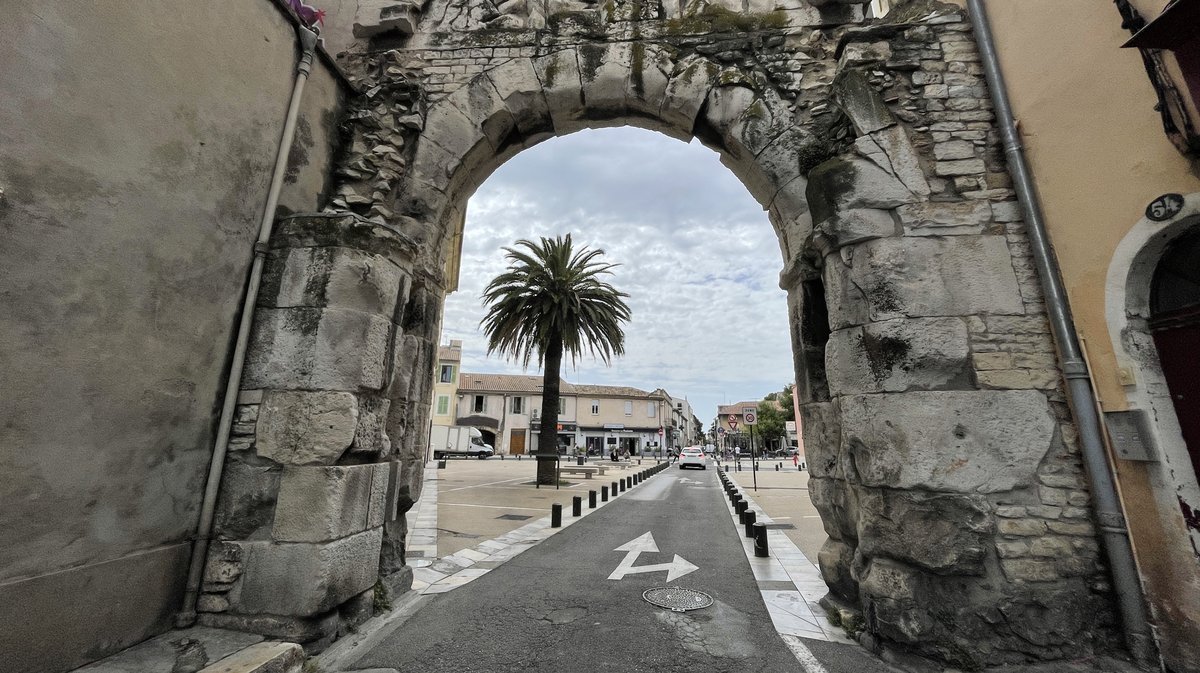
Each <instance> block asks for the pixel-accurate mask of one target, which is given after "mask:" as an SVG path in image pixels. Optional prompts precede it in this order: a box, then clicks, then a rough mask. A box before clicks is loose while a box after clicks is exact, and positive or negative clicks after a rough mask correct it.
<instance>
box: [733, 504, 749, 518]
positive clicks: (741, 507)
mask: <svg viewBox="0 0 1200 673" xmlns="http://www.w3.org/2000/svg"><path fill="white" fill-rule="evenodd" d="M748 509H750V503H748V502H746V501H745V500H738V503H737V507H736V508H735V509H734V510H733V511H734V512H737V515H738V523H746V510H748Z"/></svg>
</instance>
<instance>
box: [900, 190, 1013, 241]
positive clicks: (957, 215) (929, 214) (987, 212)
mask: <svg viewBox="0 0 1200 673" xmlns="http://www.w3.org/2000/svg"><path fill="white" fill-rule="evenodd" d="M896 213H897V214H898V215H899V216H900V221H901V222H903V223H904V229H905V231H906V232H907V233H908V234H909V235H912V236H947V235H951V234H954V235H959V234H981V233H983V230H984V227H985V226H986V225H987V224H988V223H990V222H991V221H992V207H991V205H990V204H989V202H988V201H985V200H982V199H975V200H971V201H951V202H934V201H926V202H922V203H909V204H905V205H903V206H900V207H899V208H897V209H896Z"/></svg>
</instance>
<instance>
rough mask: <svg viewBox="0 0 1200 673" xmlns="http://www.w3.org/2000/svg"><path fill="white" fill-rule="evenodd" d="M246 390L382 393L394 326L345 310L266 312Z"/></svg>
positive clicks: (258, 323)
mask: <svg viewBox="0 0 1200 673" xmlns="http://www.w3.org/2000/svg"><path fill="white" fill-rule="evenodd" d="M254 323H255V324H254V333H253V337H252V338H251V343H250V351H249V354H248V356H247V358H246V372H245V374H244V376H243V377H242V387H243V388H246V389H255V388H264V389H276V390H280V389H282V390H288V389H305V390H352V391H357V390H364V389H365V390H379V389H380V388H381V387H382V386H383V382H384V381H383V378H384V365H385V362H386V359H387V349H388V340H389V335H390V333H391V327H392V321H391V318H390V316H389V317H383V316H379V315H373V314H370V313H364V312H362V311H353V310H346V309H335V308H326V309H317V308H307V307H294V308H262V309H259V310H258V312H257V314H256V315H255V320H254Z"/></svg>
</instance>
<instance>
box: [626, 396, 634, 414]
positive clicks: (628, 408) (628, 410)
mask: <svg viewBox="0 0 1200 673" xmlns="http://www.w3.org/2000/svg"><path fill="white" fill-rule="evenodd" d="M625 415H626V416H632V415H633V402H631V401H629V400H625Z"/></svg>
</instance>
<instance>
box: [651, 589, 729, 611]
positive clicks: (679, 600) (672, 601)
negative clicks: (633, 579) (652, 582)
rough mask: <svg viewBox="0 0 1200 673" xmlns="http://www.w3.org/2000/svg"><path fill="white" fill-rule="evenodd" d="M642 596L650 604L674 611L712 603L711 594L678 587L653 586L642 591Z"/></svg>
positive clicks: (706, 605) (693, 608)
mask: <svg viewBox="0 0 1200 673" xmlns="http://www.w3.org/2000/svg"><path fill="white" fill-rule="evenodd" d="M642 598H644V599H646V602H647V603H649V604H651V605H657V606H658V607H660V608H667V609H668V610H673V611H675V612H687V611H688V610H699V609H700V608H706V607H708V606H710V605H712V604H713V599H712V596H709V595H708V594H706V593H704V592H703V591H696V590H695V589H681V588H679V587H654V588H653V589H647V590H646V591H645V592H644V593H642Z"/></svg>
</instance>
